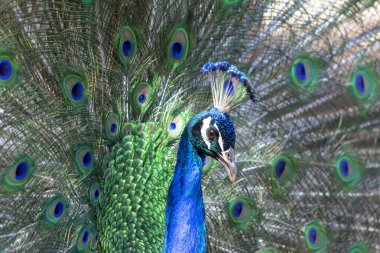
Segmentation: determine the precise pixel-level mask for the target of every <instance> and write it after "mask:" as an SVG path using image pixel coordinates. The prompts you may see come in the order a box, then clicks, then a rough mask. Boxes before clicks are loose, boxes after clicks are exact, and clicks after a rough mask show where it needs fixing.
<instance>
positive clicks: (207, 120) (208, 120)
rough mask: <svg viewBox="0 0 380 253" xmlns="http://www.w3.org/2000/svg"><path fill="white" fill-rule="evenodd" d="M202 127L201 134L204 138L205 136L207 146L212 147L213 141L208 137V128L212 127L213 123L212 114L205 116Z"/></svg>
mask: <svg viewBox="0 0 380 253" xmlns="http://www.w3.org/2000/svg"><path fill="white" fill-rule="evenodd" d="M202 123H203V124H202V128H201V135H202V138H203V141H204V142H205V143H206V145H207V148H208V149H210V147H211V142H210V140H209V139H208V138H207V129H208V128H209V127H210V123H211V116H210V117H208V118H205V119H204V120H203V121H202Z"/></svg>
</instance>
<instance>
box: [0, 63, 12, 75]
mask: <svg viewBox="0 0 380 253" xmlns="http://www.w3.org/2000/svg"><path fill="white" fill-rule="evenodd" d="M11 75H12V64H11V62H10V61H8V60H1V61H0V79H1V80H8V79H9V77H10V76H11Z"/></svg>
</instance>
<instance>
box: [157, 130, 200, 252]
mask: <svg viewBox="0 0 380 253" xmlns="http://www.w3.org/2000/svg"><path fill="white" fill-rule="evenodd" d="M201 182H202V159H201V157H200V156H199V154H198V153H197V151H196V150H195V148H194V146H193V145H192V144H191V142H190V140H189V131H188V127H186V128H185V130H184V132H183V134H182V136H181V140H180V143H179V149H178V153H177V164H176V166H175V171H174V177H173V181H172V183H171V185H170V188H169V193H168V197H167V203H166V227H165V245H164V249H163V252H164V253H169V252H183V253H193V252H197V253H198V252H206V224H205V210H204V205H203V197H202V188H201Z"/></svg>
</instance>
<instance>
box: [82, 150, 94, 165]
mask: <svg viewBox="0 0 380 253" xmlns="http://www.w3.org/2000/svg"><path fill="white" fill-rule="evenodd" d="M82 162H83V166H84V167H88V166H90V164H91V162H92V154H91V152H87V153H86V154H85V155H84V156H83V159H82Z"/></svg>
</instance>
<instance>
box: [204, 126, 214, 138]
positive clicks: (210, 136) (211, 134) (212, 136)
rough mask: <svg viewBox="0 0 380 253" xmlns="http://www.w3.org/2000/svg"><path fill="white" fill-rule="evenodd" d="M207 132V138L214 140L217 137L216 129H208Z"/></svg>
mask: <svg viewBox="0 0 380 253" xmlns="http://www.w3.org/2000/svg"><path fill="white" fill-rule="evenodd" d="M206 133H207V138H208V139H209V140H213V139H215V138H216V134H215V132H214V130H212V129H211V128H209V129H207V132H206Z"/></svg>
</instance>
